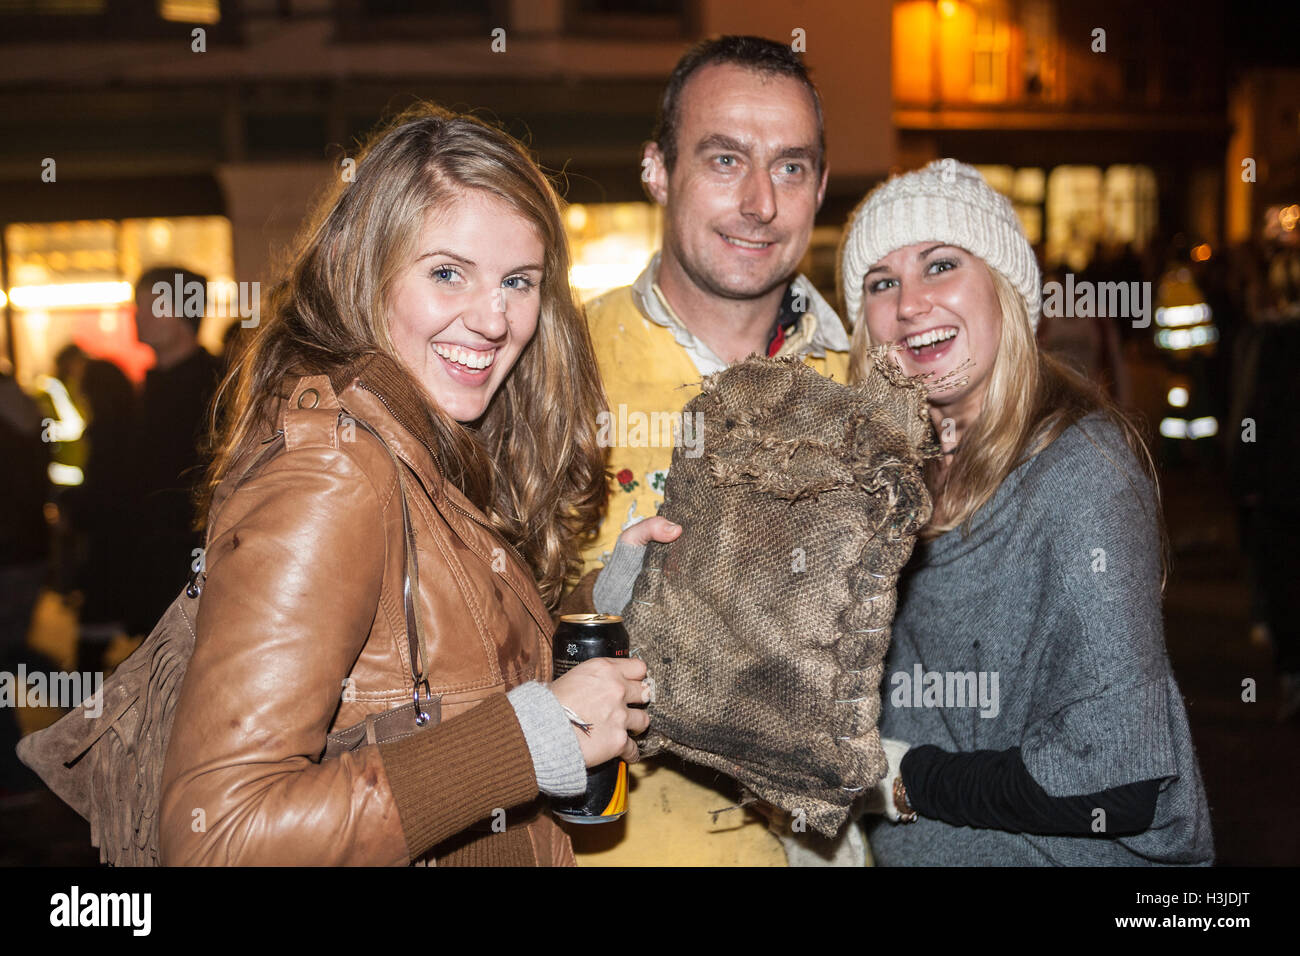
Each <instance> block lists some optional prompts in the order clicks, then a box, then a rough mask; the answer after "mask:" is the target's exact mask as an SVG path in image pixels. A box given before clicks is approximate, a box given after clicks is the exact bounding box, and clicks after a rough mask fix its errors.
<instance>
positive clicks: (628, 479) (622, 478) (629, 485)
mask: <svg viewBox="0 0 1300 956" xmlns="http://www.w3.org/2000/svg"><path fill="white" fill-rule="evenodd" d="M614 480H615V481H617V482H618V483H619V485H621V486H622V488H623V490H624V491H631V490H632V489H633V488H635V487H636V486H637V485H639V484H640V482H639V481H637V480H636V478H635V476H634V475H633V474H632V469H631V468H624V469H623V470H622V471H620V472H619V473H618V474H617V475H615V476H614Z"/></svg>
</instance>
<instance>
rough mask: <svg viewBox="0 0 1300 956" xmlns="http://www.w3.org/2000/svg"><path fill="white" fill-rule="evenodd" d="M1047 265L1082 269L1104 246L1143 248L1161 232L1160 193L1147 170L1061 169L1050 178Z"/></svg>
mask: <svg viewBox="0 0 1300 956" xmlns="http://www.w3.org/2000/svg"><path fill="white" fill-rule="evenodd" d="M1046 211H1047V249H1046V255H1047V261H1048V263H1049V264H1054V263H1063V264H1065V265H1067V266H1069V267H1070V268H1072V269H1082V268H1083V267H1084V266H1085V265H1087V263H1088V261H1089V260H1090V259H1091V258H1092V256H1093V253H1094V252H1095V251H1096V249H1097V247H1098V246H1099V245H1107V246H1111V247H1115V246H1119V245H1123V244H1125V243H1132V244H1133V245H1134V246H1135V247H1137V248H1141V247H1143V246H1145V245H1146V243H1147V242H1148V241H1149V240H1150V239H1151V237H1152V236H1153V235H1154V234H1155V230H1156V212H1157V189H1156V177H1155V173H1154V172H1152V170H1151V169H1150V168H1149V167H1147V166H1124V165H1117V166H1110V167H1108V168H1107V169H1106V170H1105V171H1103V170H1102V169H1101V168H1100V167H1098V166H1058V167H1056V168H1055V169H1053V170H1052V172H1051V174H1050V175H1049V176H1048V177H1047V205H1046Z"/></svg>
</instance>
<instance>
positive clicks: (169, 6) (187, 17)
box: [158, 0, 221, 23]
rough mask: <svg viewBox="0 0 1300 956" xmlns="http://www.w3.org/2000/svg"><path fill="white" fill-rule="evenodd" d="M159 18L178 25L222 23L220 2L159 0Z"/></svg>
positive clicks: (209, 0)
mask: <svg viewBox="0 0 1300 956" xmlns="http://www.w3.org/2000/svg"><path fill="white" fill-rule="evenodd" d="M158 16H160V17H162V18H163V19H164V20H171V21H174V22H176V23H220V22H221V4H220V3H219V2H218V0H158Z"/></svg>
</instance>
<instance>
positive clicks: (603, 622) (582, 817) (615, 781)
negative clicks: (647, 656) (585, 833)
mask: <svg viewBox="0 0 1300 956" xmlns="http://www.w3.org/2000/svg"><path fill="white" fill-rule="evenodd" d="M552 647H553V654H552V657H553V660H554V677H559V676H560V675H561V674H565V673H568V672H569V671H571V670H572V669H573V668H574V667H576V666H578V665H579V664H581V663H582V662H583V661H586V660H591V659H592V658H593V657H618V658H624V659H626V658H627V655H628V639H627V630H626V629H625V628H624V627H623V619H622V618H621V617H619V616H618V615H615V614H565V615H564V616H562V617H561V618H560V624H559V626H558V627H557V628H556V629H555V638H554V640H553V641H552ZM579 733H581V731H579ZM627 787H628V781H627V762H626V761H624V760H622V759H621V758H619V757H615V758H614V759H613V760H608V761H606V762H605V763H603V764H600V765H599V766H597V767H590V768H588V770H587V792H586V793H584V794H583V795H582V796H580V797H563V798H560V797H553V798H552V799H551V809H552V810H553V811H554V813H555V815H556V816H557V817H559V818H560V819H561V820H568V821H570V822H571V823H609V822H611V821H613V820H617V819H618V818H619V817H621V816H622V815H623V814H624V813H626V812H627Z"/></svg>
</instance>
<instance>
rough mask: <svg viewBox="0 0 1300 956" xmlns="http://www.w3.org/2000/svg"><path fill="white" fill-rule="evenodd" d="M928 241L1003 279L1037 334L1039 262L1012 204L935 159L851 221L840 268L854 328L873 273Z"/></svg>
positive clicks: (880, 193)
mask: <svg viewBox="0 0 1300 956" xmlns="http://www.w3.org/2000/svg"><path fill="white" fill-rule="evenodd" d="M930 241H934V242H943V243H947V244H951V245H954V246H959V247H960V248H962V249H965V250H966V251H967V252H969V253H971V254H972V255H975V256H978V257H979V258H981V259H983V260H984V262H985V263H987V264H988V266H989V267H990V268H992V269H996V270H997V271H998V272H1000V273H1002V275H1003V276H1005V277H1006V278H1007V280H1008V281H1010V283H1011V285H1012V287H1013V288H1015V289H1016V291H1018V292H1019V293H1020V295H1021V296H1022V297H1023V298H1024V300H1025V307H1026V308H1027V309H1028V311H1029V325H1030V328H1031V330H1033V331H1037V329H1038V314H1039V305H1040V302H1041V295H1042V293H1041V286H1042V282H1041V279H1040V276H1039V271H1038V261H1037V260H1036V259H1035V258H1034V250H1033V249H1032V248H1031V247H1030V245H1029V240H1028V239H1027V238H1025V233H1024V230H1023V229H1022V228H1021V226H1020V220H1019V219H1017V218H1016V213H1015V210H1014V209H1013V208H1012V206H1011V201H1010V200H1009V199H1007V197H1006V196H1003V195H1002V194H1001V193H998V192H995V191H994V190H993V189H992V187H990V186H989V184H988V183H987V182H985V181H984V177H983V176H981V175H980V174H979V173H978V172H977V171H976V170H975V168H974V167H973V166H967V165H966V164H965V163H959V162H957V160H955V159H936V160H935V161H934V162H932V163H930V165H928V166H926V167H925V168H924V169H921V170H917V171H915V172H910V173H904V174H902V175H901V176H895V177H894V178H892V179H890V180H888V181H887V182H884V183H881V184H880V185H879V186H877V187H876V188H875V189H873V190H872V191H871V192H870V193H868V194H867V197H866V198H865V199H863V200H862V202H861V203H859V204H858V208H857V209H855V210H853V214H852V215H850V216H849V221H848V225H847V226H846V227H845V230H844V238H843V239H842V240H841V242H840V254H839V258H838V268H839V281H840V288H841V289H842V290H843V292H844V305H845V309H846V312H845V316H846V317H847V318H848V320H849V322H850V323H852V324H853V325H857V323H858V319H859V317H860V314H859V310H860V309H861V307H862V278H863V276H865V275H866V274H867V270H868V269H870V268H871V267H872V266H874V265H875V264H876V263H877V262H879V261H880V260H881V259H883V258H884V257H885V256H887V255H889V254H890V253H891V252H893V251H894V250H895V249H901V248H903V247H904V246H910V245H912V244H914V243H917V242H930Z"/></svg>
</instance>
